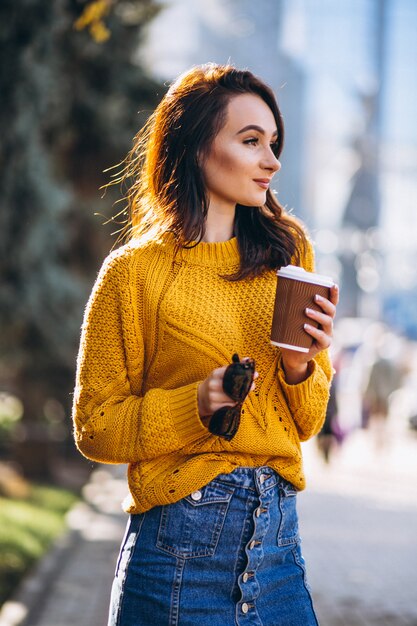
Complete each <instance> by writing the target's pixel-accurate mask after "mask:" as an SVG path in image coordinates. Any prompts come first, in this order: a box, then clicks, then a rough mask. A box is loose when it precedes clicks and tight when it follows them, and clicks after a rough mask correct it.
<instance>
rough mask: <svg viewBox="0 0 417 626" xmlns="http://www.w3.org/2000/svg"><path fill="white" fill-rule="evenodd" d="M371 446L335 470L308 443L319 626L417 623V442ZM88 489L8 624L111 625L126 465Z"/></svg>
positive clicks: (360, 446) (308, 506) (405, 439)
mask: <svg viewBox="0 0 417 626" xmlns="http://www.w3.org/2000/svg"><path fill="white" fill-rule="evenodd" d="M371 444H372V442H370V440H369V435H368V433H364V432H363V431H359V432H358V433H356V434H355V435H353V436H352V437H351V438H350V439H349V440H348V442H347V443H346V444H345V445H344V447H343V448H342V450H341V451H340V453H339V454H338V455H337V456H336V457H335V458H334V460H332V462H331V464H330V466H326V465H325V464H324V462H323V461H322V460H321V459H320V457H319V456H318V454H317V451H316V446H315V443H314V442H308V443H307V444H304V451H305V459H306V471H307V476H308V478H309V485H308V489H307V490H306V491H305V492H303V493H302V494H300V496H299V513H300V523H301V533H302V536H303V549H304V555H305V558H306V561H307V566H308V572H309V580H310V584H311V586H312V589H313V595H314V597H315V602H316V609H317V613H318V616H319V618H320V625H321V626H377V625H378V626H417V573H416V571H417V568H416V567H415V563H416V562H417V488H416V485H417V463H416V459H417V439H415V438H412V437H411V434H410V435H408V434H407V433H403V434H402V436H401V438H400V439H398V440H395V441H394V442H393V444H392V445H391V446H390V447H389V448H386V449H384V450H382V451H379V452H378V453H377V452H376V451H375V450H374V449H373V446H372V445H371ZM84 491H85V498H86V503H84V504H81V505H78V506H77V507H76V508H75V509H74V510H73V511H72V512H71V515H70V516H69V526H70V529H71V530H70V532H69V534H68V535H67V536H66V538H65V540H64V541H63V542H62V544H61V545H60V546H58V547H57V548H56V549H55V550H53V551H52V553H51V554H50V555H48V557H47V558H46V559H45V560H44V561H43V562H42V564H41V567H40V568H39V570H38V576H32V577H31V578H29V580H28V583H27V584H26V588H24V590H23V593H21V594H20V596H18V598H17V600H18V602H16V603H14V604H13V603H10V604H9V605H7V606H5V607H4V608H5V609H6V614H5V611H4V610H3V612H2V613H1V615H0V626H12V625H13V626H15V625H17V624H19V626H106V616H107V607H108V601H109V593H110V587H111V581H112V577H113V572H114V567H115V562H116V558H117V553H118V549H119V545H120V541H121V538H122V536H123V532H124V528H125V524H126V516H125V515H124V514H123V513H122V512H121V509H120V502H121V500H122V499H123V497H124V495H125V493H126V485H125V481H124V468H123V467H105V468H100V469H99V470H96V472H94V474H93V475H92V479H91V481H90V483H89V484H88V485H87V486H86V487H85V490H84ZM25 603H26V606H25ZM25 610H27V615H26V618H25V619H23V617H24V614H25ZM7 612H8V616H7ZM13 614H14V616H15V617H14V618H13ZM19 614H20V617H19ZM13 620H14V621H13ZM156 626H164V625H162V624H161V625H156ZM196 626H198V625H196ZM225 626H229V625H227V624H225ZM267 626H273V625H267Z"/></svg>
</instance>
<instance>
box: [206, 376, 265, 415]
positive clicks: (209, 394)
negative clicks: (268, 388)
mask: <svg viewBox="0 0 417 626" xmlns="http://www.w3.org/2000/svg"><path fill="white" fill-rule="evenodd" d="M226 368H227V365H224V366H223V367H218V368H216V369H215V370H213V371H212V372H211V374H209V375H208V376H207V378H206V379H205V380H203V382H202V383H200V384H199V386H198V391H197V398H198V412H199V414H200V417H209V416H210V415H213V413H214V411H217V409H220V408H221V407H222V406H235V405H236V404H237V403H236V402H235V401H234V400H232V399H231V398H230V396H228V395H227V394H226V393H225V392H224V391H223V377H224V373H225V371H226ZM254 378H258V372H255V376H254ZM254 388H255V382H253V383H252V387H251V391H253V389H254Z"/></svg>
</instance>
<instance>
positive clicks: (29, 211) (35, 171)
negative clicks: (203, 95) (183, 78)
mask: <svg viewBox="0 0 417 626" xmlns="http://www.w3.org/2000/svg"><path fill="white" fill-rule="evenodd" d="M89 4H91V3H89ZM93 4H95V3H93ZM87 7H88V4H86V3H80V2H77V1H76V0H55V1H54V2H49V0H18V1H17V0H2V2H1V3H0V46H1V49H2V64H1V68H0V92H1V94H2V95H1V115H0V133H1V143H0V188H1V190H2V191H1V197H0V266H1V271H2V274H3V277H2V280H1V309H0V326H1V333H0V389H3V390H6V391H8V392H10V393H13V394H15V395H16V396H18V397H19V398H20V399H21V400H22V402H23V406H24V417H23V420H22V427H21V432H20V439H21V444H20V446H19V449H20V452H21V453H20V459H19V461H20V462H21V465H22V468H23V470H24V471H26V472H30V473H31V474H32V475H33V476H34V475H37V476H42V477H43V478H46V477H50V470H51V468H50V463H49V457H48V455H47V454H45V442H46V440H47V439H48V437H47V436H46V435H47V431H48V429H49V427H50V425H51V423H55V425H56V422H57V421H59V420H60V419H61V420H62V415H66V416H68V412H69V408H70V405H71V391H72V387H73V384H74V368H75V358H76V352H77V349H78V341H79V332H80V324H81V318H82V311H83V307H84V304H85V301H86V298H87V296H88V293H89V290H90V289H91V285H92V281H93V279H94V275H95V272H96V270H97V267H98V265H99V264H100V263H101V261H102V258H103V256H104V255H105V254H106V253H107V252H108V251H109V248H110V247H111V245H112V243H113V240H112V239H111V236H110V232H109V227H107V228H104V227H101V226H100V222H98V220H97V218H96V217H93V216H94V213H95V211H98V212H103V208H102V207H101V204H102V201H101V200H100V197H99V196H100V194H99V192H98V188H99V187H100V185H101V184H103V183H105V182H107V181H108V177H105V176H104V175H103V173H102V171H103V170H104V169H105V168H106V167H109V166H112V165H114V164H115V163H117V162H119V161H120V160H121V159H122V158H123V156H124V155H125V154H126V152H127V151H128V150H129V149H130V147H131V141H132V137H133V135H134V134H135V132H136V131H137V129H138V127H140V126H141V125H142V124H143V122H144V121H145V119H146V117H147V116H148V114H149V113H150V112H151V110H152V109H153V108H154V106H155V104H156V98H157V97H159V96H158V90H159V92H160V89H159V87H160V86H159V85H156V84H155V83H154V82H153V81H152V79H150V78H149V77H148V75H147V74H146V71H145V70H144V68H143V67H142V65H141V59H140V44H141V40H142V37H143V32H144V27H145V26H146V24H147V23H148V22H149V20H150V19H152V17H153V16H154V15H155V14H156V12H157V11H158V9H157V7H156V6H155V5H154V2H153V0H129V1H124V0H119V1H118V2H112V6H111V11H110V10H109V11H108V12H107V14H106V16H104V14H103V15H102V18H101V19H102V20H103V19H104V17H105V20H106V25H105V28H106V29H108V31H109V33H111V36H110V37H108V38H107V40H105V39H106V38H103V37H102V38H101V39H100V38H97V37H96V38H94V36H93V35H94V33H93V32H88V30H86V29H83V30H77V27H76V23H77V20H78V19H79V18H80V17H81V16H82V15H83V14H85V10H86V8H87ZM79 27H80V23H78V28H79ZM103 27H104V23H103ZM90 31H91V29H90ZM138 109H140V110H141V113H139V114H138ZM114 199H115V198H114V196H112V193H110V194H108V197H107V200H108V203H107V206H108V205H111V204H112V202H113V201H114ZM101 221H103V220H101ZM45 407H46V408H45ZM62 408H63V409H64V410H62ZM48 424H49V425H48ZM60 432H61V435H62V429H61V431H60ZM67 432H68V429H67Z"/></svg>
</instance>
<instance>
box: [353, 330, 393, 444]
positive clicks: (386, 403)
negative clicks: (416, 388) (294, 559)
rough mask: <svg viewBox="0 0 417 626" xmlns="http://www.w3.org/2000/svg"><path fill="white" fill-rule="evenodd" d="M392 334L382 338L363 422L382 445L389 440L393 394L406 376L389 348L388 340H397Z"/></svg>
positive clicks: (367, 390) (366, 398) (372, 373)
mask: <svg viewBox="0 0 417 626" xmlns="http://www.w3.org/2000/svg"><path fill="white" fill-rule="evenodd" d="M392 337H393V336H392V335H391V334H390V333H387V334H386V335H384V336H383V337H382V339H380V344H379V345H378V346H377V352H376V356H375V359H374V361H373V363H372V365H371V368H370V372H369V378H368V382H367V385H366V388H365V391H364V394H363V425H364V427H365V428H369V429H370V431H371V432H372V435H373V438H374V442H375V444H376V446H377V447H378V448H380V447H382V446H384V445H385V443H386V440H387V438H386V422H387V418H388V415H389V410H390V400H391V396H392V394H393V392H394V391H397V390H398V389H399V388H400V387H401V383H402V379H403V368H402V367H400V366H399V364H398V363H397V361H396V359H395V355H394V354H391V353H390V351H389V350H388V349H386V348H387V346H388V345H389V343H388V342H389V341H393V338H392Z"/></svg>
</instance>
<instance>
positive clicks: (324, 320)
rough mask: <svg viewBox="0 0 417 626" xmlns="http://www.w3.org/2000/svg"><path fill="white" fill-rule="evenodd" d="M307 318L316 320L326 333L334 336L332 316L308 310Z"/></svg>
mask: <svg viewBox="0 0 417 626" xmlns="http://www.w3.org/2000/svg"><path fill="white" fill-rule="evenodd" d="M305 312H306V315H307V317H310V318H311V319H313V320H315V321H316V322H317V323H318V324H319V325H320V326H321V327H322V330H324V331H325V332H326V333H328V334H330V335H332V334H333V318H332V317H330V315H326V313H321V312H320V311H316V310H315V309H306V311H305Z"/></svg>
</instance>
